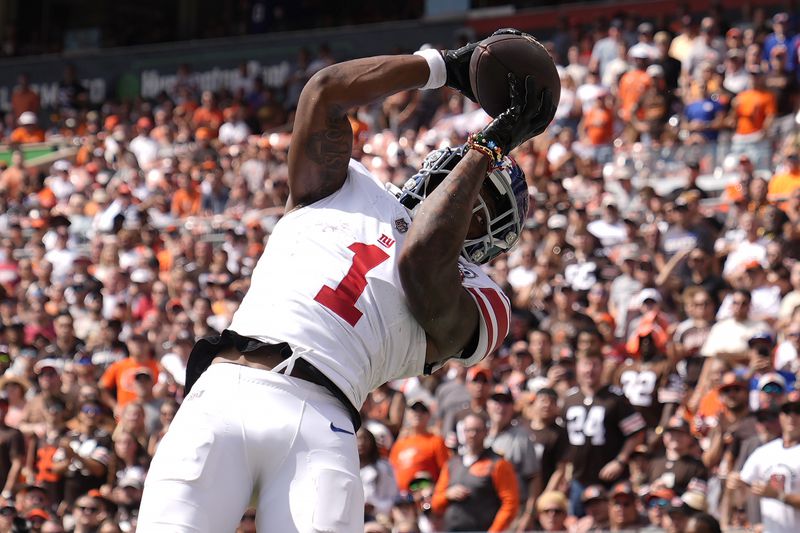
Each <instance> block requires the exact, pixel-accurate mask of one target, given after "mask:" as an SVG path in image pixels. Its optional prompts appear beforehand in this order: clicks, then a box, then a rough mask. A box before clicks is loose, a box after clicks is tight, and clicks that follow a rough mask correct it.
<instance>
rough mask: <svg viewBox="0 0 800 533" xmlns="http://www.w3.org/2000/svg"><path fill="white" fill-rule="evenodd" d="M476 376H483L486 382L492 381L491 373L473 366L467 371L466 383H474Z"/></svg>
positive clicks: (480, 367) (486, 369)
mask: <svg viewBox="0 0 800 533" xmlns="http://www.w3.org/2000/svg"><path fill="white" fill-rule="evenodd" d="M478 376H483V379H485V380H486V381H487V382H491V381H494V379H493V376H492V373H491V371H489V369H488V368H484V367H482V366H473V367H472V368H470V369H469V370H468V371H467V381H475V380H476V379H477V378H478Z"/></svg>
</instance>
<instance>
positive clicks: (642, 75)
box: [619, 70, 653, 120]
mask: <svg viewBox="0 0 800 533" xmlns="http://www.w3.org/2000/svg"><path fill="white" fill-rule="evenodd" d="M652 84H653V79H652V78H651V77H650V76H648V75H647V73H646V72H644V71H643V70H630V71H628V72H626V73H625V74H623V75H622V78H620V80H619V101H620V116H621V117H622V118H623V119H624V120H630V119H631V112H632V111H633V107H634V106H635V105H636V104H637V103H638V102H639V100H641V98H642V96H644V93H645V92H647V89H649V88H650V86H651V85H652Z"/></svg>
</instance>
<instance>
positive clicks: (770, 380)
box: [758, 372, 786, 391]
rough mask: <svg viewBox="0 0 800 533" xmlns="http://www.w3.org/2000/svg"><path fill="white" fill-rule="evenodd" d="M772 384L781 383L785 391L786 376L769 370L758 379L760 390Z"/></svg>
mask: <svg viewBox="0 0 800 533" xmlns="http://www.w3.org/2000/svg"><path fill="white" fill-rule="evenodd" d="M770 384H775V385H779V386H780V387H781V389H783V390H784V391H785V390H786V378H784V377H783V376H781V375H780V374H778V373H777V372H769V373H767V374H764V375H763V376H761V378H760V379H759V380H758V390H762V389H763V388H764V387H766V386H767V385H770Z"/></svg>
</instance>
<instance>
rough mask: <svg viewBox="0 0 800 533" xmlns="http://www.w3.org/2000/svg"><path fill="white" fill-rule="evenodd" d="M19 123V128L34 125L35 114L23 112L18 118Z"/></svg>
mask: <svg viewBox="0 0 800 533" xmlns="http://www.w3.org/2000/svg"><path fill="white" fill-rule="evenodd" d="M19 123H20V125H21V126H30V125H31V124H36V113H34V112H33V111H25V112H24V113H22V114H21V115H20V116H19Z"/></svg>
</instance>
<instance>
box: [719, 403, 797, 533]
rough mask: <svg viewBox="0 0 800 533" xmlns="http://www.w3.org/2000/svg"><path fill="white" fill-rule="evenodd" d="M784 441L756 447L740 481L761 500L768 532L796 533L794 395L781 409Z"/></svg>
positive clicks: (795, 406) (795, 405)
mask: <svg viewBox="0 0 800 533" xmlns="http://www.w3.org/2000/svg"><path fill="white" fill-rule="evenodd" d="M780 409H781V411H780V424H781V438H780V439H775V440H773V441H771V442H769V443H767V444H765V445H763V446H761V447H760V448H757V449H756V450H755V451H754V452H753V453H752V455H750V457H749V458H748V459H747V461H745V464H744V466H743V467H742V471H741V474H739V475H738V476H734V479H737V477H738V479H739V485H738V486H739V487H742V490H745V489H749V490H750V491H752V492H753V494H756V495H758V496H760V497H761V517H762V520H763V523H764V527H765V530H767V531H775V532H778V533H779V532H782V531H787V532H788V531H794V530H795V529H797V527H798V524H800V514H799V513H798V511H797V508H798V506H799V505H800V504H798V501H797V497H798V496H797V494H798V491H799V490H800V487H798V485H797V478H798V474H797V470H798V468H800V464H798V457H800V456H798V454H797V452H798V449H797V446H798V443H800V440H799V439H800V424H798V417H800V399H798V397H797V395H793V396H791V397H790V398H789V399H788V400H787V401H786V402H784V404H783V405H782V406H781V408H780Z"/></svg>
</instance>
